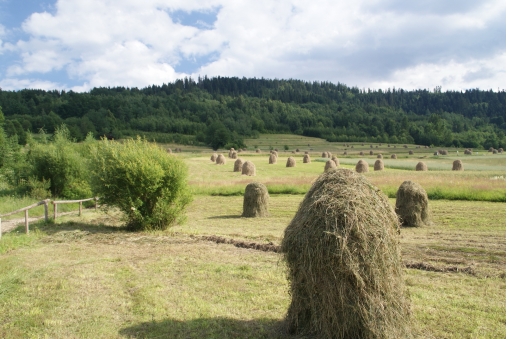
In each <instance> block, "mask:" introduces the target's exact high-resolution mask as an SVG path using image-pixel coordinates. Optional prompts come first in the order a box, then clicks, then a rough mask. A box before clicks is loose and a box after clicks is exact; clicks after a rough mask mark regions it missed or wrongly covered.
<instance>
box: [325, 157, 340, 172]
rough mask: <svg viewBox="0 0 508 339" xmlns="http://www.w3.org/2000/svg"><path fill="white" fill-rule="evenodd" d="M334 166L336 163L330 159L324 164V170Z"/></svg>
mask: <svg viewBox="0 0 508 339" xmlns="http://www.w3.org/2000/svg"><path fill="white" fill-rule="evenodd" d="M336 167H337V164H336V163H335V161H333V160H331V159H330V160H328V161H327V162H326V164H325V172H326V171H328V170H329V169H332V168H336Z"/></svg>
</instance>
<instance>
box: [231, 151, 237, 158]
mask: <svg viewBox="0 0 508 339" xmlns="http://www.w3.org/2000/svg"><path fill="white" fill-rule="evenodd" d="M237 158H238V153H237V152H236V151H233V152H232V153H231V159H237Z"/></svg>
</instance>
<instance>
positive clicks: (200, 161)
mask: <svg viewBox="0 0 508 339" xmlns="http://www.w3.org/2000/svg"><path fill="white" fill-rule="evenodd" d="M254 142H257V144H256V146H258V147H259V148H261V149H262V150H263V152H262V153H261V154H256V153H254V152H252V150H253V146H254V144H253V143H251V141H248V145H249V146H250V147H249V149H250V151H249V152H242V153H240V154H239V156H240V157H241V158H242V159H244V160H251V161H252V162H254V163H255V165H256V168H257V175H256V177H246V176H241V175H240V174H239V173H234V172H233V163H234V160H232V159H227V160H226V161H227V162H226V164H225V165H215V164H213V163H211V161H210V160H209V158H210V155H211V154H212V151H210V150H205V151H203V150H199V149H197V148H196V149H187V150H186V149H184V148H183V147H182V150H183V152H182V153H178V154H173V155H172V156H178V157H182V158H183V159H184V160H185V162H186V163H187V164H188V166H189V171H190V176H189V182H190V184H191V187H192V190H193V193H194V195H195V196H194V201H193V203H192V204H191V205H190V207H189V208H188V210H187V221H186V222H185V223H183V224H181V225H177V226H175V227H173V228H172V229H170V230H169V231H166V232H151V233H150V232H144V233H135V232H127V231H125V230H124V229H123V228H122V227H121V226H122V223H123V220H122V217H121V215H120V214H119V213H118V212H115V211H112V212H110V213H109V214H104V213H102V212H98V213H96V212H94V211H93V210H87V211H86V212H85V213H84V214H83V216H82V217H78V216H77V212H76V213H75V214H70V215H66V216H63V217H61V218H59V219H57V221H56V222H54V223H53V222H51V223H48V224H44V223H42V222H39V223H37V224H35V225H33V226H32V229H33V231H32V232H31V233H30V235H28V236H26V235H24V234H23V233H22V229H21V228H20V229H18V230H17V231H14V232H10V233H8V234H4V235H3V237H2V239H0V272H2V273H1V274H0V337H2V338H41V337H48V338H92V337H93V338H284V337H287V336H285V335H284V334H283V333H282V332H281V328H282V320H283V318H284V314H285V311H286V310H287V307H288V304H289V301H290V297H289V295H288V283H287V280H286V278H285V268H284V265H283V263H282V262H281V261H280V254H278V253H275V252H271V251H267V252H265V251H260V250H255V249H248V248H241V247H237V246H235V245H234V244H224V243H216V242H214V241H209V240H207V238H206V237H209V236H215V237H222V238H226V239H234V240H236V241H238V242H243V243H247V244H249V243H256V244H273V245H278V244H280V241H281V237H282V234H283V231H284V228H285V227H286V226H287V225H288V224H289V222H290V220H291V219H292V217H293V215H294V214H295V212H296V210H297V209H298V206H299V204H300V202H301V201H302V199H303V193H305V192H306V190H308V188H309V187H310V185H311V184H312V182H313V180H315V178H316V177H317V176H318V175H319V174H320V173H322V172H323V169H324V162H323V161H321V151H325V150H328V151H331V152H332V153H333V154H335V155H337V156H338V158H339V160H340V162H341V166H342V167H345V168H350V169H353V168H354V164H356V161H358V160H359V159H360V158H359V157H358V156H356V155H354V154H351V153H352V151H354V152H355V153H356V152H359V151H360V150H362V149H363V150H366V151H367V152H368V151H369V150H370V147H369V145H370V144H368V143H366V144H365V146H363V148H362V146H361V144H354V149H353V150H352V151H351V150H349V151H348V153H350V154H349V155H348V156H347V157H346V156H343V155H342V152H343V150H342V149H343V148H344V147H343V146H342V143H340V144H329V143H326V142H325V141H323V140H319V139H316V140H314V141H311V139H310V138H305V139H301V137H294V136H273V135H270V136H262V137H261V138H260V139H256V140H254ZM276 142H278V144H277V143H276ZM309 144H311V145H312V146H311V147H312V148H316V150H313V151H311V157H312V163H311V164H303V162H302V160H301V159H302V157H303V151H306V150H308V149H305V148H304V147H305V146H306V145H309ZM284 145H288V146H289V147H290V149H289V151H288V152H284V151H283V147H284ZM350 145H352V144H350ZM373 145H374V147H375V144H373ZM270 146H272V147H273V148H278V149H279V161H278V163H277V164H275V165H269V164H268V149H269V147H270ZM378 146H379V145H378ZM385 146H386V145H385ZM321 147H322V149H320V150H319V151H318V150H317V149H318V148H321ZM379 147H382V146H379ZM408 147H412V146H411V145H408ZM296 148H300V151H301V152H300V153H299V154H292V153H291V151H292V150H295V149H296ZM307 148H310V146H307ZM326 148H328V149H326ZM341 150H342V152H341ZM396 150H397V151H401V152H404V153H407V149H404V148H403V147H402V145H398V146H397V149H396ZM414 150H415V154H414V155H412V156H409V155H408V158H403V155H402V153H400V155H399V156H398V159H396V160H394V159H387V156H385V159H384V163H385V170H384V171H382V172H374V171H373V168H372V164H373V162H374V161H375V160H376V156H375V155H376V154H377V153H376V151H375V148H374V155H373V156H364V157H363V159H364V160H366V161H367V162H368V163H369V164H370V166H371V167H370V170H369V172H368V173H366V175H365V176H366V177H367V178H368V180H370V181H371V182H373V183H374V184H375V185H376V186H378V187H380V188H381V189H382V190H383V191H384V192H385V193H387V194H388V195H389V196H391V197H393V196H394V192H396V189H397V188H398V186H399V185H400V184H401V183H402V182H403V181H404V180H414V181H417V182H418V183H420V184H421V185H422V186H423V187H424V188H425V189H426V190H427V191H428V192H429V196H430V198H431V200H430V209H431V211H432V220H433V224H432V225H431V226H428V227H422V228H403V229H402V230H401V234H400V242H401V246H402V255H403V262H404V264H405V266H406V268H405V270H404V272H405V275H404V279H405V282H406V286H407V288H408V293H409V296H410V299H411V303H412V328H413V330H414V333H415V336H416V337H417V338H501V337H504V336H505V331H506V325H505V321H506V309H505V303H506V269H505V266H506V236H505V231H506V203H505V201H506V198H505V197H506V182H505V176H506V167H505V165H504V164H505V163H504V162H505V161H506V158H505V156H504V154H497V155H492V154H488V153H487V152H485V151H483V152H479V153H481V154H478V155H476V154H473V155H470V156H464V155H463V154H461V155H460V156H459V157H457V156H456V155H453V154H452V155H448V156H442V157H434V156H432V155H431V154H432V153H431V152H432V150H428V149H425V150H422V149H414ZM339 152H340V153H339ZM223 153H224V154H225V155H226V158H227V152H224V151H223ZM450 153H451V152H450ZM462 153H463V152H462ZM388 154H389V153H388ZM429 154H430V155H429ZM290 155H291V156H294V157H296V159H297V164H296V167H294V168H286V167H285V163H286V159H287V157H288V156H290ZM424 156H426V157H427V158H425V159H426V160H424V161H427V164H428V165H429V171H428V172H416V171H414V166H413V164H414V165H416V163H417V162H418V161H422V159H421V157H424ZM404 157H405V155H404ZM455 159H461V160H462V161H463V163H464V167H465V171H463V172H452V171H451V163H452V162H453V160H455ZM389 160H394V162H393V163H392V166H390V162H389ZM405 165H407V167H404V166H405ZM406 168H407V169H406ZM253 181H259V182H262V183H264V184H265V185H266V186H267V187H268V189H269V191H270V194H271V197H270V208H269V212H270V216H269V217H266V218H252V219H251V218H242V217H241V214H242V202H243V197H242V193H243V191H244V189H245V186H246V185H247V184H248V183H250V182H253ZM430 192H433V194H434V195H432V194H430ZM0 199H7V197H5V196H4V197H2V198H0ZM9 199H11V200H13V198H12V197H10V198H9ZM450 199H456V200H450ZM23 203H26V202H25V201H23ZM390 203H391V204H392V206H394V205H395V200H394V199H393V198H391V199H390ZM15 205H16V204H15V203H14V202H12V203H11V204H10V206H11V207H12V208H13V209H14V207H15ZM19 207H21V206H19ZM16 208H17V207H16ZM2 212H6V211H4V210H2V211H0V213H2ZM208 239H210V238H208Z"/></svg>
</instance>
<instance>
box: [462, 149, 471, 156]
mask: <svg viewBox="0 0 508 339" xmlns="http://www.w3.org/2000/svg"><path fill="white" fill-rule="evenodd" d="M464 154H466V155H471V154H473V152H471V151H470V150H468V149H466V150H464Z"/></svg>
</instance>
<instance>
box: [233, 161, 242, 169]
mask: <svg viewBox="0 0 508 339" xmlns="http://www.w3.org/2000/svg"><path fill="white" fill-rule="evenodd" d="M242 166H243V160H242V159H240V158H238V159H236V161H235V165H234V167H233V172H241V171H242Z"/></svg>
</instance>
